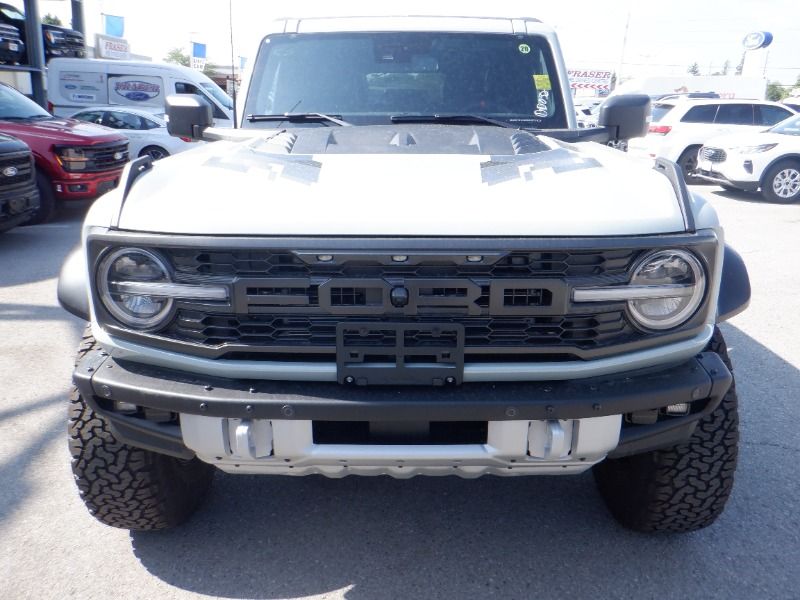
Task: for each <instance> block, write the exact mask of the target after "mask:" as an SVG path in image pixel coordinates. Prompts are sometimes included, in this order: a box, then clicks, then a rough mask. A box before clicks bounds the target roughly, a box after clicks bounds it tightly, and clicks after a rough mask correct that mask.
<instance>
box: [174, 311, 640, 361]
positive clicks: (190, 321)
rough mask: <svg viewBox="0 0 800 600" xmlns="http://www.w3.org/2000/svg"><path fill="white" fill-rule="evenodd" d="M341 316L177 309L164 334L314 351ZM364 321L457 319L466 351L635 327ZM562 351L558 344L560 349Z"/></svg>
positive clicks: (607, 316) (618, 338)
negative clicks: (217, 312)
mask: <svg viewBox="0 0 800 600" xmlns="http://www.w3.org/2000/svg"><path fill="white" fill-rule="evenodd" d="M341 322H342V319H341V318H339V317H307V316H295V315H291V316H277V315H233V314H215V313H210V312H205V311H197V310H179V311H178V314H177V316H176V318H175V320H174V321H173V323H172V325H170V327H169V328H168V329H167V330H166V331H165V332H164V333H165V334H166V335H167V336H168V337H170V338H173V339H176V340H181V341H186V342H194V343H199V344H203V345H207V346H219V345H221V344H234V345H246V346H253V347H260V348H262V349H266V350H268V349H269V348H270V347H272V348H273V349H276V350H277V349H279V348H280V349H281V350H282V351H285V352H288V351H289V350H290V349H292V348H294V349H297V350H300V351H302V350H303V348H309V349H311V348H313V349H314V352H325V351H326V349H328V350H329V351H330V352H333V351H334V350H335V348H336V326H337V324H338V323H341ZM359 322H368V323H377V324H380V323H392V324H394V323H435V324H448V323H459V324H461V325H463V326H464V338H465V352H466V353H469V352H470V349H472V350H473V351H476V350H482V349H487V348H494V349H497V351H498V352H503V351H504V350H511V349H514V350H525V349H526V348H527V349H531V348H536V347H540V348H549V349H553V348H559V347H564V348H568V347H572V348H578V349H581V350H591V349H594V348H598V347H603V346H606V345H608V344H610V343H622V342H624V341H633V340H635V339H636V338H637V336H638V335H639V334H637V332H636V330H634V329H633V328H632V327H631V326H630V325H629V324H628V322H627V320H626V319H625V317H624V315H623V313H622V312H621V311H610V312H600V313H594V314H589V315H566V316H557V317H524V318H523V317H519V318H517V317H496V318H493V317H446V318H445V317H427V316H426V317H415V318H413V319H408V318H404V319H399V318H393V319H385V318H360V319H359ZM391 335H392V334H391V333H390V332H382V331H380V330H376V329H370V330H369V331H368V332H364V334H363V337H362V336H361V335H358V334H354V339H353V340H351V341H352V342H354V343H357V344H358V345H360V346H376V347H382V346H385V345H386V344H393V343H394V340H393V339H389V338H388V337H387V336H391ZM406 335H407V337H406V342H405V344H406V346H407V347H412V348H418V347H425V346H438V345H439V344H441V343H442V342H443V341H447V340H442V336H440V335H437V336H434V335H433V334H431V332H430V331H427V330H421V331H418V332H414V331H411V332H410V337H409V332H406ZM559 351H561V350H559Z"/></svg>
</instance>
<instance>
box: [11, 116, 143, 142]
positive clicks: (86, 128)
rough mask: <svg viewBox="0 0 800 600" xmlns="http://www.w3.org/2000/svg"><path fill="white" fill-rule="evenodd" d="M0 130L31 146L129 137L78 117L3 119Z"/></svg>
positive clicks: (114, 140) (117, 140) (123, 139)
mask: <svg viewBox="0 0 800 600" xmlns="http://www.w3.org/2000/svg"><path fill="white" fill-rule="evenodd" d="M0 131H2V132H3V133H7V134H9V135H13V136H14V137H18V138H19V139H21V140H23V141H25V142H26V143H27V144H28V145H30V146H41V145H42V144H43V143H53V144H69V143H76V144H84V145H85V144H103V143H106V142H121V141H126V140H127V138H126V137H125V136H124V135H121V134H119V133H117V132H115V131H114V130H112V129H109V128H108V127H103V126H102V125H94V124H92V123H85V122H83V121H78V120H76V119H58V118H56V119H47V120H43V121H3V120H0Z"/></svg>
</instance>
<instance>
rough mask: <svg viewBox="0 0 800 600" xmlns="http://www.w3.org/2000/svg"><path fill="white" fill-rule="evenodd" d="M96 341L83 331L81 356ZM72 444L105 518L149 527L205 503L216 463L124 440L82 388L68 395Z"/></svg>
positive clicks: (80, 474)
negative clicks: (120, 438)
mask: <svg viewBox="0 0 800 600" xmlns="http://www.w3.org/2000/svg"><path fill="white" fill-rule="evenodd" d="M94 346H95V341H94V338H93V337H92V336H91V333H89V332H88V329H87V333H86V334H84V338H83V340H82V342H81V346H80V348H79V350H78V360H80V359H81V358H82V357H83V356H84V355H85V354H86V353H88V352H90V351H91V350H92V349H93V348H94ZM68 430H69V449H70V453H71V455H72V473H73V475H74V476H75V482H76V483H77V485H78V490H79V491H80V495H81V499H82V500H83V502H84V504H85V505H86V508H88V509H89V512H90V513H91V514H92V515H93V516H94V517H95V518H96V519H97V520H98V521H100V522H101V523H105V524H106V525H111V526H112V527H120V528H122V529H134V530H139V531H150V530H155V529H166V528H168V527H174V526H176V525H179V524H181V523H183V522H184V521H186V520H187V519H188V518H189V517H190V516H191V515H192V514H193V513H194V512H195V510H197V508H198V507H199V506H200V504H201V503H202V501H203V499H204V498H205V496H206V494H207V492H208V490H209V488H210V486H211V480H212V477H213V474H214V467H212V466H211V465H208V464H206V463H203V462H201V461H200V460H198V459H197V458H193V459H191V460H180V459H177V458H173V457H171V456H166V455H163V454H157V453H155V452H150V451H149V450H142V449H140V448H134V447H133V446H128V445H127V444H123V443H121V442H119V441H118V440H117V439H116V438H115V437H114V434H113V433H112V432H111V430H110V428H109V426H108V422H107V421H106V420H105V419H104V418H103V417H102V416H100V415H98V414H97V413H95V412H94V411H93V410H92V408H91V407H90V406H89V405H88V404H86V402H84V400H83V398H82V397H81V395H80V393H79V392H78V390H77V389H73V391H72V394H71V396H70V400H69V426H68Z"/></svg>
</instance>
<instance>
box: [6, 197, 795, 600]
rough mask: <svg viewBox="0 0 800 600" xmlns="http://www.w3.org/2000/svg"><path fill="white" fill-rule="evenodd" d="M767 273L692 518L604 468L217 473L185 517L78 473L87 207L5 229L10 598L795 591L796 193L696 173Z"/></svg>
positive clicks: (732, 327) (738, 335)
mask: <svg viewBox="0 0 800 600" xmlns="http://www.w3.org/2000/svg"><path fill="white" fill-rule="evenodd" d="M697 189H699V190H701V191H702V193H704V194H706V195H707V196H708V197H709V198H710V199H711V202H712V203H713V204H714V206H715V207H716V208H717V210H718V212H719V214H720V218H721V220H722V222H723V224H724V226H725V227H726V230H727V238H728V241H729V242H730V243H732V244H733V245H734V247H736V248H737V250H739V252H740V253H741V254H742V255H743V257H744V258H745V261H746V263H747V265H748V268H749V270H750V276H751V281H752V285H753V300H752V303H751V306H750V308H749V310H748V311H746V312H745V313H743V314H741V315H739V316H737V317H735V318H734V319H733V320H732V321H731V322H730V323H728V324H726V325H725V326H724V333H725V335H726V337H727V339H728V344H729V347H730V348H731V356H732V360H733V361H734V367H735V370H736V371H735V372H736V376H737V385H738V389H739V395H740V401H741V409H740V410H741V420H742V427H741V433H742V442H741V453H740V464H739V468H738V471H737V474H736V484H735V487H734V492H733V496H732V498H731V500H730V502H729V504H728V508H727V510H726V511H725V513H724V514H723V516H722V517H721V518H720V520H719V521H718V522H717V523H716V524H715V525H714V526H712V527H710V528H708V529H705V530H703V531H700V532H697V533H694V534H689V535H666V536H655V537H651V536H645V535H639V534H634V533H630V532H628V531H625V530H623V529H621V528H620V527H618V526H617V525H616V524H615V522H614V521H613V520H612V519H611V517H610V516H609V515H608V514H607V512H606V509H605V508H604V506H603V504H602V502H601V499H600V497H599V495H598V494H597V492H596V491H595V488H594V484H593V481H592V477H591V475H590V474H588V473H587V474H584V475H581V476H578V477H563V478H559V477H536V478H509V479H502V478H492V477H485V478H482V479H478V480H461V479H458V478H453V477H448V478H415V479H412V480H408V481H396V480H392V479H389V478H383V477H381V478H353V477H351V478H346V479H342V480H329V479H325V478H322V477H316V476H314V477H306V478H270V477H252V476H233V475H226V474H222V473H218V474H217V476H216V480H215V487H214V490H213V492H212V494H211V496H210V498H209V501H208V502H207V503H206V504H205V505H204V507H203V508H202V509H201V510H200V512H199V513H198V514H197V515H195V517H194V519H193V520H192V521H191V522H190V523H189V524H187V525H185V526H184V527H182V528H179V529H176V530H173V531H169V532H165V533H148V534H144V533H133V534H131V533H129V532H127V531H123V530H117V529H112V528H109V527H105V526H103V525H101V524H99V523H97V522H96V521H95V520H94V519H93V518H92V517H91V516H90V515H89V514H88V513H87V512H86V510H85V509H84V507H83V505H82V503H81V501H80V500H79V498H78V493H77V490H76V488H75V486H74V484H73V482H72V476H71V473H70V468H69V455H68V452H67V444H66V432H65V427H66V419H65V410H66V397H67V394H68V392H69V387H70V373H71V367H72V357H73V354H74V351H75V348H76V345H77V342H78V339H79V337H80V334H81V331H82V329H83V324H82V323H81V322H80V321H79V320H77V319H75V318H73V317H71V316H70V315H68V314H67V313H65V312H64V311H63V310H62V309H61V308H60V307H59V306H58V304H57V302H56V295H55V290H56V277H57V274H58V270H59V267H60V264H61V262H62V260H63V258H64V257H65V255H66V254H67V252H68V251H69V250H70V249H71V248H72V247H74V246H75V245H76V244H77V243H78V238H79V228H80V220H81V218H82V215H83V214H84V212H85V206H83V207H82V206H77V207H73V208H71V209H70V210H68V211H65V212H64V213H63V214H62V215H61V216H60V217H59V218H58V219H57V220H56V221H55V222H53V223H49V224H46V225H39V226H34V227H22V228H16V229H14V230H12V231H10V232H8V233H6V234H3V235H0V381H2V388H1V391H0V598H4V599H17V598H37V599H44V598H59V599H60V598H81V599H83V598H87V599H88V598H92V599H93V598H97V599H106V598H112V597H119V598H148V599H155V598H191V597H198V596H211V597H224V598H298V597H302V598H306V597H314V598H347V599H349V600H356V599H362V598H363V599H376V598H459V599H460V598H487V597H492V598H495V597H496V598H537V597H549V598H565V597H566V598H681V599H683V598H726V599H727V598H771V599H776V598H797V597H800V570H799V569H798V568H797V560H798V556H800V510H798V509H799V508H800V500H799V499H800V477H799V476H800V435H798V432H797V423H798V422H800V402H798V400H800V371H798V369H800V340H798V335H800V316H799V313H800V310H798V309H800V304H799V303H798V298H800V277H798V267H797V260H798V258H800V205H794V206H779V205H771V204H766V203H764V202H762V201H760V199H759V198H758V197H757V196H755V195H746V194H733V193H727V192H722V191H721V190H720V189H719V188H712V187H701V188H697Z"/></svg>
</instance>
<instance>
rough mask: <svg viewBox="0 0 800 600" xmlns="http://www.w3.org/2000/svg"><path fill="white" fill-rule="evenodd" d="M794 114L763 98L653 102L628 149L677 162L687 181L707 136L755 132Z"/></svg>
mask: <svg viewBox="0 0 800 600" xmlns="http://www.w3.org/2000/svg"><path fill="white" fill-rule="evenodd" d="M793 114H796V112H795V111H794V110H792V109H791V108H789V107H787V106H784V105H782V104H779V103H777V102H767V101H765V100H740V99H735V100H723V99H720V98H703V99H697V98H676V99H675V100H669V101H666V102H654V103H653V105H652V121H651V124H650V131H649V133H648V134H647V135H646V136H645V137H643V138H635V139H632V140H630V142H629V144H628V148H629V150H630V151H631V152H635V153H639V154H643V155H645V156H649V157H651V158H658V157H660V158H666V159H668V160H671V161H673V162H676V163H678V164H679V165H680V166H681V169H682V170H683V174H684V177H685V178H686V181H687V182H689V183H700V182H701V180H700V179H699V178H697V177H696V176H694V175H693V173H694V171H695V170H696V169H697V152H698V151H699V150H700V148H701V147H702V146H703V144H705V143H706V142H707V141H708V140H709V139H710V138H712V137H715V136H718V135H721V134H723V133H755V132H757V131H759V130H762V129H764V128H766V127H770V126H772V125H775V124H776V123H779V122H780V121H783V120H784V119H786V118H788V117H790V116H792V115H793Z"/></svg>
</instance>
